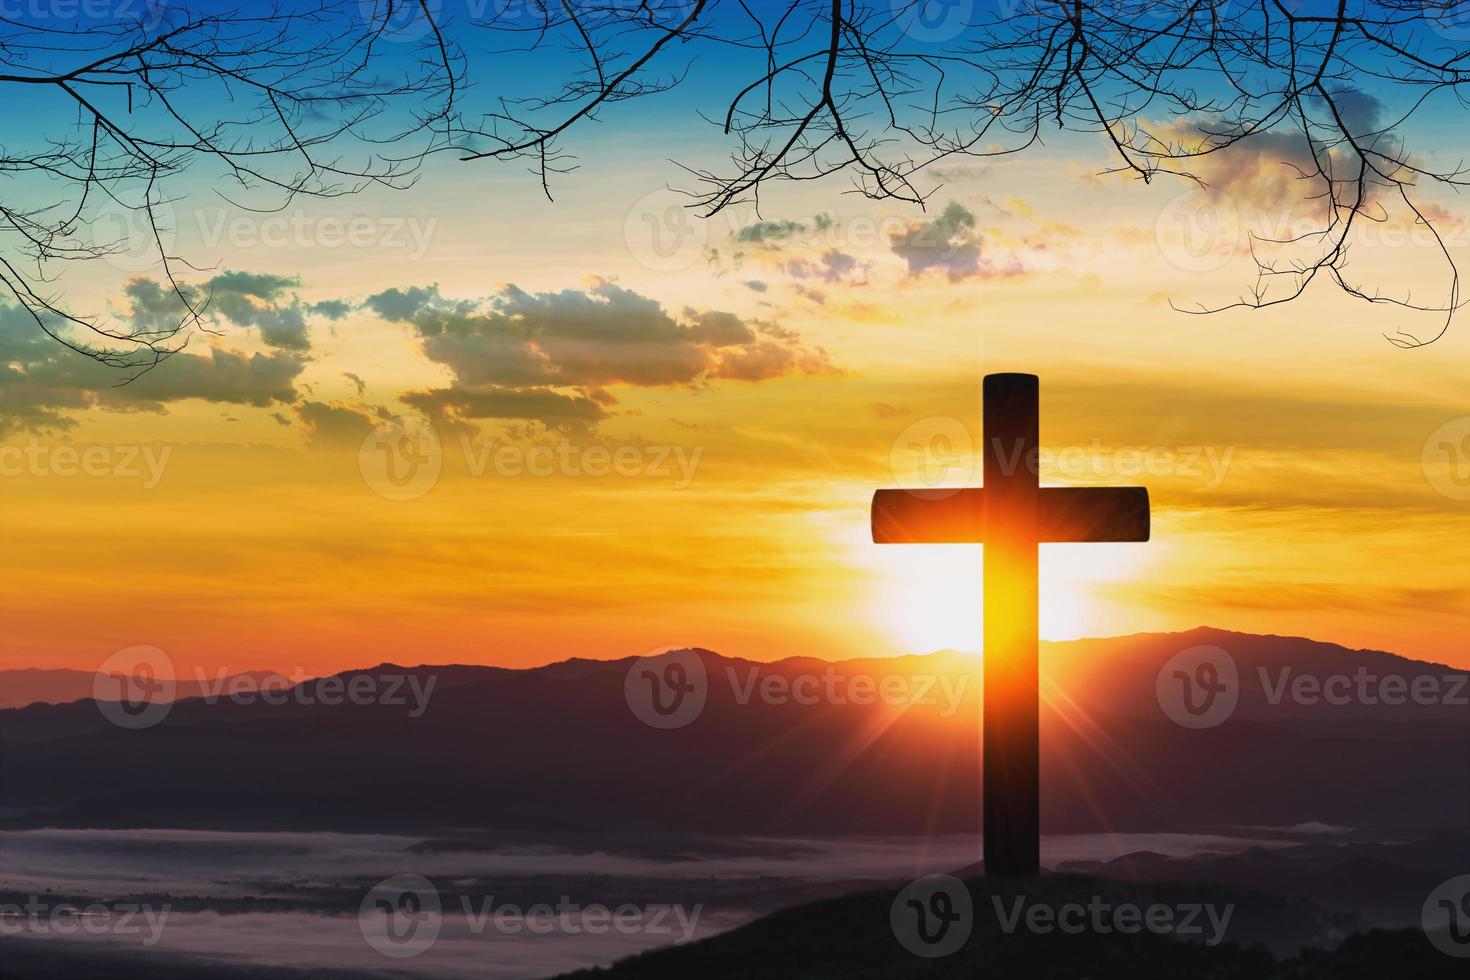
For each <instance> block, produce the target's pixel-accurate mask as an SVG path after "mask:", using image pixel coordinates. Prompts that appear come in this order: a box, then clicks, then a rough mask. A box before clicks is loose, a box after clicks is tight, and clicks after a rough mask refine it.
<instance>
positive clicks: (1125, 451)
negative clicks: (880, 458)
mask: <svg viewBox="0 0 1470 980" xmlns="http://www.w3.org/2000/svg"><path fill="white" fill-rule="evenodd" d="M992 448H993V449H994V451H995V458H996V460H997V462H998V463H999V464H1000V468H1001V471H1002V472H1004V473H1006V474H1012V473H1017V472H1020V471H1021V469H1022V468H1023V467H1024V468H1025V469H1026V470H1027V471H1029V472H1031V473H1035V474H1037V475H1038V476H1040V475H1042V474H1045V475H1046V476H1047V477H1048V478H1052V479H1059V480H1092V479H1107V480H1117V479H1125V480H1126V479H1134V478H1140V477H1179V478H1183V479H1188V480H1199V481H1200V482H1201V483H1203V484H1204V486H1205V487H1206V488H1207V489H1210V490H1213V489H1215V488H1216V487H1218V486H1220V484H1222V483H1224V482H1225V477H1226V476H1227V475H1228V473H1229V470H1230V462H1231V460H1232V459H1233V458H1234V456H1235V447H1233V446H1225V447H1219V446H1205V445H1199V446H1112V445H1108V444H1107V443H1104V442H1103V441H1102V440H1101V439H1093V440H1092V442H1091V443H1090V444H1088V445H1086V446H1066V447H1063V448H1060V449H1049V448H1046V447H1042V446H1033V447H1031V448H1029V449H1028V448H1027V447H1026V445H1025V444H1024V443H1022V442H1010V441H1008V440H1004V439H997V440H994V445H993V447H992ZM888 465H889V468H890V470H891V471H892V473H893V478H894V480H895V481H897V483H898V484H899V486H900V487H902V488H903V489H906V490H909V491H911V492H913V493H915V494H916V495H919V496H926V497H928V496H944V495H946V494H952V493H955V492H956V490H955V489H954V486H953V485H954V484H956V483H965V484H972V483H973V482H974V481H976V480H978V479H979V478H980V473H979V472H978V471H979V468H980V457H979V455H978V454H976V452H975V442H974V440H973V439H972V438H971V435H970V431H969V428H968V427H967V426H966V425H965V424H964V423H963V422H961V421H960V420H959V419H955V418H950V417H948V416H933V417H930V418H924V419H919V420H917V421H915V422H912V423H910V424H909V425H908V426H907V427H906V428H905V429H904V430H903V431H902V432H900V433H899V434H898V437H897V438H896V439H894V440H893V444H892V445H891V446H890V447H889V450H888Z"/></svg>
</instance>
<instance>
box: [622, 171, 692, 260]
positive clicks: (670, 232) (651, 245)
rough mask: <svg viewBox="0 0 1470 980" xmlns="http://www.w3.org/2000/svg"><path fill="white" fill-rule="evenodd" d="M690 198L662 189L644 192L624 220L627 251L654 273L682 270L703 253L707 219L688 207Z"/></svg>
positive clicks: (624, 241)
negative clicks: (648, 192)
mask: <svg viewBox="0 0 1470 980" xmlns="http://www.w3.org/2000/svg"><path fill="white" fill-rule="evenodd" d="M689 204H690V199H689V198H688V197H687V196H685V195H682V194H680V193H678V192H677V191H673V190H669V189H662V190H657V191H654V192H653V193H652V194H645V195H644V196H643V197H640V198H639V199H638V200H637V201H635V202H633V206H632V207H631V208H629V209H628V215H627V217H626V218H625V219H624V220H623V243H624V244H625V245H627V247H628V253H629V254H630V255H632V256H633V258H634V259H636V260H637V261H638V262H639V263H640V264H641V265H643V266H645V267H646V268H648V269H652V270H653V271H654V272H683V271H684V270H685V269H687V268H689V267H690V266H692V265H694V263H696V262H698V261H699V260H700V258H702V257H703V255H704V246H705V242H707V241H708V240H709V222H708V221H707V220H706V219H705V218H703V217H701V216H699V215H697V214H695V213H694V212H693V211H692V210H690V208H689Z"/></svg>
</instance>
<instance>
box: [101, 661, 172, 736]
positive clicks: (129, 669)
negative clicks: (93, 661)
mask: <svg viewBox="0 0 1470 980" xmlns="http://www.w3.org/2000/svg"><path fill="white" fill-rule="evenodd" d="M176 689H177V685H176V684H175V682H174V664H173V661H172V660H171V659H169V656H168V654H166V653H164V652H163V651H162V650H160V649H158V647H150V646H131V647H127V648H126V649H123V650H119V651H117V652H116V653H114V654H113V655H112V656H110V657H108V658H107V659H106V660H104V661H102V664H101V666H99V667H98V668H97V672H96V673H95V674H93V675H92V700H93V702H94V703H96V705H97V710H98V711H100V712H102V717H104V718H106V719H107V720H108V721H110V722H112V723H113V724H114V725H116V726H118V727H119V728H131V729H139V728H151V727H152V726H154V725H156V724H158V723H159V722H161V721H163V719H165V718H167V717H168V713H169V710H170V709H171V708H172V707H173V702H174V695H175V692H176Z"/></svg>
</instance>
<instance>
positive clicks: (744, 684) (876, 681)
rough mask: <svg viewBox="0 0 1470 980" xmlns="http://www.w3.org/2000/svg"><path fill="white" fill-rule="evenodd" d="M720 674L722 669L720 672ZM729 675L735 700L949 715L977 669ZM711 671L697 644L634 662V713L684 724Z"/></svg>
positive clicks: (660, 723)
mask: <svg viewBox="0 0 1470 980" xmlns="http://www.w3.org/2000/svg"><path fill="white" fill-rule="evenodd" d="M716 676H718V675H716ZM723 679H724V680H725V682H726V683H727V684H728V685H729V688H730V694H731V698H732V700H733V702H734V703H735V704H737V705H741V706H744V705H749V704H751V703H758V704H765V705H773V706H781V705H790V704H794V705H799V706H802V707H810V706H813V705H818V704H829V705H845V704H854V705H860V706H868V705H878V704H881V705H887V706H888V707H891V708H905V709H906V708H937V709H938V712H937V713H938V714H939V716H940V717H942V718H952V717H954V715H955V714H956V713H957V712H958V711H959V709H960V706H961V705H962V704H963V702H964V699H965V692H966V690H967V689H968V688H969V685H970V681H971V679H972V678H971V676H970V675H968V674H961V675H959V676H953V675H950V674H903V673H898V672H891V673H884V674H872V673H868V672H865V671H852V672H849V671H844V670H841V669H839V668H838V666H837V665H829V666H827V667H824V668H822V669H821V670H818V671H801V672H799V673H796V674H791V673H784V672H778V671H775V670H772V669H770V668H769V667H768V666H763V665H760V664H752V665H750V666H748V667H744V668H739V667H735V666H730V665H727V666H726V667H725V668H724V676H723ZM710 687H711V675H710V673H709V669H708V667H707V666H706V665H705V662H704V659H703V658H702V657H701V656H700V653H699V651H697V650H689V649H683V650H676V649H667V648H666V649H663V650H660V651H655V652H652V653H648V654H645V655H644V656H642V657H639V658H637V659H635V660H634V661H633V663H632V664H631V665H630V666H629V668H628V673H627V675H626V676H625V677H624V679H623V696H624V698H625V700H626V701H627V702H628V708H629V710H631V711H632V712H633V715H634V716H635V717H636V718H638V720H639V721H642V722H643V723H644V724H646V725H648V726H650V727H652V728H659V729H670V728H683V727H684V726H685V725H688V724H690V723H692V722H693V721H694V720H695V719H697V718H698V717H699V716H700V714H701V713H702V712H703V711H704V708H705V705H706V703H707V702H708V700H709V694H710Z"/></svg>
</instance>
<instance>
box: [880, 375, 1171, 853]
mask: <svg viewBox="0 0 1470 980" xmlns="http://www.w3.org/2000/svg"><path fill="white" fill-rule="evenodd" d="M1037 388H1038V382H1037V378H1036V376H1035V375H1034V374H988V375H986V376H985V383H984V386H983V395H982V399H981V400H982V410H983V413H984V433H983V437H982V438H983V443H982V446H981V458H982V460H983V465H984V478H985V485H984V487H983V488H982V487H966V488H963V489H959V490H937V491H910V490H879V491H877V492H876V493H874V494H873V540H874V541H875V542H877V543H878V544H936V543H977V544H979V543H983V544H984V545H985V556H984V562H985V564H984V589H985V593H984V601H985V605H984V617H983V618H984V622H985V630H984V639H985V646H984V650H985V654H984V656H985V668H984V670H985V678H984V679H985V704H984V709H983V710H984V723H983V730H982V732H981V739H982V753H983V755H982V760H981V764H982V766H983V767H984V769H983V780H984V794H985V798H984V803H983V812H982V815H981V816H982V822H983V838H984V842H985V843H984V849H985V873H986V875H987V876H991V875H996V876H1010V877H1021V876H1034V875H1036V874H1039V873H1040V871H1041V769H1040V755H1041V753H1040V702H1039V699H1038V684H1037V657H1036V646H1037V642H1036V634H1037V600H1036V593H1037V588H1036V559H1037V545H1038V544H1042V543H1046V542H1061V541H1147V540H1148V534H1149V510H1148V490H1147V489H1146V488H1145V487H1046V488H1042V487H1041V486H1040V479H1039V477H1038V473H1037V469H1038V467H1037V451H1038V443H1039V437H1038V432H1039V429H1040V422H1039V412H1038V407H1037Z"/></svg>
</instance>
